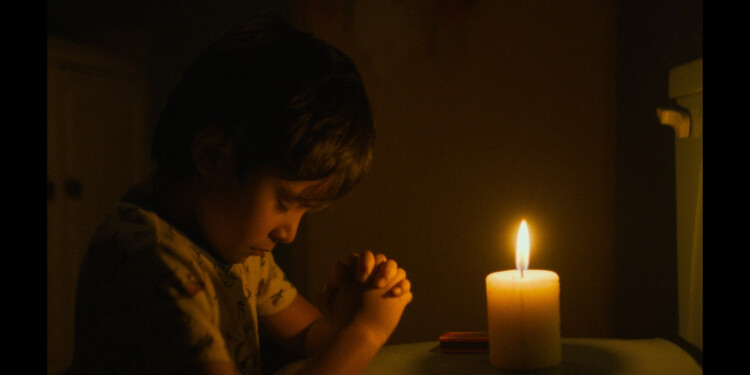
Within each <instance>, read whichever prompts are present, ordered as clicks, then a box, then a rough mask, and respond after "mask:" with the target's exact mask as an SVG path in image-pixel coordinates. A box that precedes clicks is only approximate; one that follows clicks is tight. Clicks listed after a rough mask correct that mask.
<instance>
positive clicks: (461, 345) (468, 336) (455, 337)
mask: <svg viewBox="0 0 750 375" xmlns="http://www.w3.org/2000/svg"><path fill="white" fill-rule="evenodd" d="M488 351H489V343H488V336H487V332H445V333H443V334H442V335H440V352H441V353H487V352H488Z"/></svg>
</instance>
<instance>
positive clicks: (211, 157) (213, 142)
mask: <svg viewBox="0 0 750 375" xmlns="http://www.w3.org/2000/svg"><path fill="white" fill-rule="evenodd" d="M232 154H233V152H232V142H231V141H230V140H229V137H227V135H226V133H224V130H222V129H221V128H220V127H218V126H209V127H206V128H203V129H201V130H199V131H198V132H197V133H196V134H195V138H194V139H193V144H192V145H191V147H190V155H191V156H192V158H193V164H195V169H196V170H198V173H199V174H200V175H202V176H209V175H211V174H212V173H213V172H214V171H215V170H216V169H217V168H218V167H221V166H223V165H224V164H226V163H228V162H229V161H230V160H231V158H232Z"/></svg>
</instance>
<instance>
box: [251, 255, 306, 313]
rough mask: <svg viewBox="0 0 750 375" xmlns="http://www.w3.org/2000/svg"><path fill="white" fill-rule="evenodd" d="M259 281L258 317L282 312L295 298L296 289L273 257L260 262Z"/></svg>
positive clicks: (270, 256) (262, 259) (268, 256)
mask: <svg viewBox="0 0 750 375" xmlns="http://www.w3.org/2000/svg"><path fill="white" fill-rule="evenodd" d="M260 262H261V279H260V282H259V283H258V305H257V309H258V315H271V314H275V313H277V312H279V311H281V310H284V309H285V308H286V307H287V306H289V304H290V303H292V301H293V300H294V298H295V297H296V296H297V288H295V287H294V285H292V283H291V282H290V281H289V279H287V277H286V275H285V274H284V271H282V270H281V268H279V266H278V265H276V261H274V259H273V255H271V254H266V255H263V257H262V258H261V260H260Z"/></svg>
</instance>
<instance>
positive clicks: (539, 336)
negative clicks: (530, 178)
mask: <svg viewBox="0 0 750 375" xmlns="http://www.w3.org/2000/svg"><path fill="white" fill-rule="evenodd" d="M528 267H529V235H528V227H527V225H526V221H525V220H524V221H522V222H521V228H520V229H519V231H518V240H517V243H516V269H515V270H508V271H500V272H494V273H491V274H489V275H487V279H486V282H487V318H488V328H489V329H488V331H489V359H490V363H491V364H492V365H493V366H494V367H497V368H501V369H507V370H534V369H542V368H547V367H554V366H557V365H558V364H560V361H561V359H562V356H561V344H560V278H559V277H558V275H557V273H555V272H553V271H546V270H529V269H528Z"/></svg>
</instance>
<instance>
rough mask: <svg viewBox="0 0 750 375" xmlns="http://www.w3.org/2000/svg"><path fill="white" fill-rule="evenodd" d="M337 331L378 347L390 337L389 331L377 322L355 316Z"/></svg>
mask: <svg viewBox="0 0 750 375" xmlns="http://www.w3.org/2000/svg"><path fill="white" fill-rule="evenodd" d="M339 332H340V333H341V334H344V335H352V336H357V337H358V338H359V339H360V340H362V341H363V342H365V343H368V344H371V345H372V346H374V347H378V348H380V347H381V346H383V345H385V343H386V342H387V341H388V338H389V337H390V332H386V330H384V329H382V327H380V326H379V325H377V324H372V323H371V322H368V321H367V320H365V319H362V318H361V317H355V318H354V319H352V320H351V321H350V322H349V324H347V325H346V326H344V327H342V328H341V329H340V330H339Z"/></svg>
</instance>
